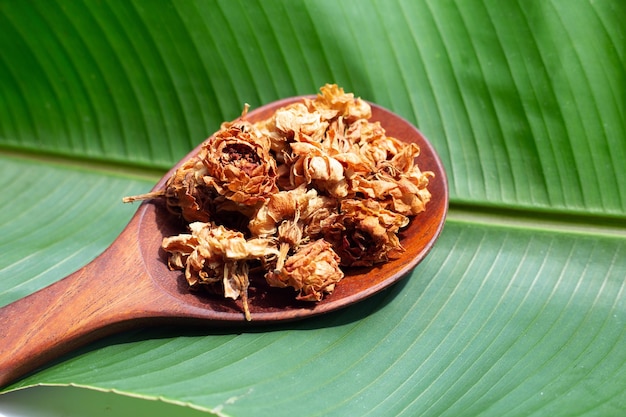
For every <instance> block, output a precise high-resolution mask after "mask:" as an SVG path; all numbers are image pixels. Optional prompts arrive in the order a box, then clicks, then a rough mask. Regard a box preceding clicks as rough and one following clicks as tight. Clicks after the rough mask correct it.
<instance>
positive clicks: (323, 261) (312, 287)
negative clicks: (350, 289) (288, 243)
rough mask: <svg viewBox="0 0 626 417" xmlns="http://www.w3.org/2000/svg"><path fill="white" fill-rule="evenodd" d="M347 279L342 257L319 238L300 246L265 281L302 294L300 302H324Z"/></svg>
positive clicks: (297, 297) (299, 296) (298, 298)
mask: <svg viewBox="0 0 626 417" xmlns="http://www.w3.org/2000/svg"><path fill="white" fill-rule="evenodd" d="M343 276H344V273H343V271H342V270H341V269H340V268H339V257H338V256H337V254H336V253H335V252H334V251H333V249H332V247H331V245H330V244H329V243H328V242H326V241H325V240H323V239H319V240H316V241H314V242H310V243H307V244H306V245H302V246H300V248H299V249H298V251H297V252H295V253H294V254H293V255H291V256H290V257H289V258H287V260H286V262H285V263H284V265H283V266H279V267H277V268H276V269H275V270H274V271H270V272H268V273H267V274H266V276H265V278H266V280H267V282H268V284H270V285H271V286H273V287H281V288H284V287H293V288H294V289H295V290H296V291H298V295H297V296H296V299H297V300H302V301H320V300H321V299H322V297H323V296H324V294H325V293H331V292H332V291H333V290H334V289H335V284H336V283H337V282H339V281H340V280H341V279H342V278H343Z"/></svg>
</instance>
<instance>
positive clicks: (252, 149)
mask: <svg viewBox="0 0 626 417" xmlns="http://www.w3.org/2000/svg"><path fill="white" fill-rule="evenodd" d="M203 149H204V150H205V151H206V152H205V155H204V157H203V158H202V162H203V164H204V166H205V167H206V170H207V175H205V176H204V177H203V179H204V182H205V184H206V185H208V186H212V187H213V188H214V189H215V190H216V191H217V193H218V194H219V195H222V196H224V197H226V198H227V199H229V200H231V201H234V202H236V203H239V204H243V205H254V204H256V203H258V202H262V201H264V200H265V199H267V198H268V197H269V196H270V195H272V194H273V193H276V192H278V187H277V186H276V183H275V182H276V161H275V160H274V158H273V156H272V155H271V154H270V141H269V139H268V138H267V137H265V136H263V135H261V133H260V131H259V130H258V129H257V128H256V127H255V126H254V125H253V124H251V123H249V122H247V121H245V120H237V121H235V122H233V123H224V124H223V125H222V128H221V129H220V131H219V132H217V133H216V134H215V135H213V136H212V137H211V138H210V139H209V140H207V141H206V142H205V143H204V145H203Z"/></svg>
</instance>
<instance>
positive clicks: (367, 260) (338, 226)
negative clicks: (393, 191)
mask: <svg viewBox="0 0 626 417" xmlns="http://www.w3.org/2000/svg"><path fill="white" fill-rule="evenodd" d="M408 223H409V219H408V217H406V216H404V215H402V214H398V213H395V212H392V211H390V210H387V209H385V208H383V207H382V206H381V204H380V203H379V202H377V201H375V200H353V199H347V200H343V201H342V202H341V209H340V211H339V213H336V214H334V215H332V216H330V217H328V218H327V219H324V220H322V222H321V228H322V230H321V234H322V236H323V238H324V239H325V240H327V241H328V242H330V243H331V244H332V246H333V248H334V250H335V252H337V254H338V255H339V256H340V258H341V265H344V266H371V265H374V264H376V263H380V262H385V261H387V260H388V259H389V258H390V256H394V255H395V254H397V253H399V252H401V251H402V250H403V248H402V246H401V245H400V240H399V238H398V236H397V233H398V231H399V230H400V229H401V228H402V227H404V226H406V225H407V224H408Z"/></svg>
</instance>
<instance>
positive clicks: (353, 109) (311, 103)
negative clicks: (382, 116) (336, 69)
mask: <svg viewBox="0 0 626 417" xmlns="http://www.w3.org/2000/svg"><path fill="white" fill-rule="evenodd" d="M305 102H306V104H307V106H308V107H309V111H311V112H313V111H316V112H319V113H321V114H322V115H324V117H325V118H326V119H328V120H330V119H333V118H335V117H339V116H341V117H343V118H344V119H345V120H346V121H347V122H349V123H351V122H353V121H355V120H358V119H369V118H370V117H372V109H371V107H370V105H369V104H368V103H367V102H365V101H363V100H361V99H360V98H354V94H352V93H346V92H344V90H343V88H340V87H338V86H337V85H336V84H326V85H325V86H323V87H322V88H320V94H318V95H317V97H316V98H315V99H314V100H306V101H305Z"/></svg>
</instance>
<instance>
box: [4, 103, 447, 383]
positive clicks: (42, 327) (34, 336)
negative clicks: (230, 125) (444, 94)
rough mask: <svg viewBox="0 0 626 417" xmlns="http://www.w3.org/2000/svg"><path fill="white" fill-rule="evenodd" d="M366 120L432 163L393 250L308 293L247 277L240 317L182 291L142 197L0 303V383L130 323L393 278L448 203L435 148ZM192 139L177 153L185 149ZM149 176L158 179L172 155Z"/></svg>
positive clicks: (265, 111) (338, 292)
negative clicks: (116, 225)
mask: <svg viewBox="0 0 626 417" xmlns="http://www.w3.org/2000/svg"><path fill="white" fill-rule="evenodd" d="M301 99H302V98H301V97H294V98H289V99H285V100H281V101H277V102H274V103H270V104H268V105H266V106H263V107H261V108H259V109H257V110H254V111H252V112H250V113H249V114H248V116H247V119H248V120H249V121H251V122H255V121H258V120H262V119H265V118H267V117H269V116H270V115H271V114H272V113H273V112H274V111H275V110H276V109H278V108H279V107H282V106H285V105H287V104H289V103H292V102H294V101H297V100H301ZM372 113H373V114H372V119H371V120H372V121H379V122H380V123H381V125H382V126H383V127H384V128H385V129H386V131H387V135H388V136H393V137H396V138H399V139H401V140H404V141H407V142H415V143H417V144H418V145H419V146H420V149H421V154H420V156H419V157H418V165H419V166H420V168H421V169H422V170H423V171H426V170H428V171H433V172H434V173H435V177H434V178H433V179H432V180H431V182H430V185H429V190H430V192H431V193H432V199H431V201H430V202H429V203H428V205H427V207H426V211H425V212H423V213H421V214H420V215H418V216H416V217H415V218H414V219H413V220H412V221H411V223H410V225H409V226H408V227H407V229H406V230H404V231H403V232H402V233H401V236H400V239H401V243H402V245H403V247H404V248H405V249H406V252H405V253H404V254H403V256H402V257H401V258H400V259H397V260H393V261H390V262H388V263H385V264H382V265H380V266H375V267H373V268H368V269H354V270H351V271H349V272H348V273H347V274H346V277H345V278H344V279H343V280H342V281H340V283H339V284H338V285H337V287H336V288H335V291H334V292H333V293H332V294H331V295H329V296H327V297H326V298H324V299H323V300H322V301H321V302H318V303H305V302H297V301H295V300H294V292H293V291H289V289H270V288H264V287H259V286H257V287H256V288H253V287H252V286H251V288H250V290H249V300H248V304H249V308H250V312H251V316H252V321H251V322H247V321H246V320H245V318H244V315H243V313H242V306H241V304H240V302H239V301H233V300H230V299H226V298H224V297H223V296H215V297H212V296H209V295H201V294H197V293H192V292H190V291H189V290H188V287H187V284H186V282H185V280H184V277H183V276H182V274H181V272H180V271H170V270H169V269H168V267H167V265H166V262H165V259H166V258H165V254H164V253H163V251H162V249H161V248H160V246H161V241H162V239H163V237H164V236H170V235H173V234H177V233H179V232H180V230H177V229H176V227H175V226H174V225H176V224H177V222H176V219H174V218H172V215H171V214H169V212H168V211H167V210H166V208H165V207H164V204H163V202H162V201H160V200H150V201H146V202H144V203H142V204H141V205H140V207H139V209H138V210H137V212H136V213H135V215H134V216H133V218H132V219H131V220H130V222H129V224H128V225H127V226H126V228H125V229H124V230H123V231H122V233H121V234H120V236H119V237H118V238H117V239H116V240H115V241H114V242H113V243H112V244H111V246H110V247H109V248H108V249H107V250H106V251H105V252H104V253H102V254H101V255H100V256H99V257H98V258H96V259H95V260H94V261H92V262H91V263H89V264H88V265H86V266H84V267H83V268H81V269H80V270H78V271H76V272H74V273H73V274H71V275H69V276H67V277H66V278H64V279H62V280H60V281H58V282H56V283H54V284H52V285H50V286H48V287H46V288H44V289H42V290H40V291H38V292H35V293H33V294H31V295H29V296H27V297H25V298H23V299H21V300H18V301H16V302H14V303H12V304H9V305H7V306H5V307H3V308H1V309H0V387H2V386H5V385H7V384H9V383H10V382H12V381H14V380H15V379H17V378H19V377H21V376H23V375H25V374H26V373H28V372H31V371H33V370H35V369H36V368H38V367H40V366H42V365H44V364H45V363H47V362H49V361H51V360H52V359H55V358H57V357H59V356H60V355H62V354H64V353H67V352H69V351H71V350H73V349H75V348H77V347H79V346H81V345H84V344H86V343H88V342H91V341H94V340H96V339H99V338H101V337H103V336H106V335H110V334H113V333H115V332H120V331H123V330H127V329H130V328H134V327H138V326H148V325H150V326H155V325H166V324H172V323H181V322H182V323H185V324H191V323H194V322H204V323H206V325H209V326H218V325H220V326H230V327H233V326H235V325H249V324H252V325H255V324H264V323H270V322H279V321H289V320H296V319H302V318H305V317H310V316H315V315H319V314H322V313H327V312H330V311H333V310H337V309H339V308H342V307H346V306H348V305H350V304H353V303H355V302H357V301H360V300H363V299H364V298H367V297H369V296H371V295H373V294H375V293H377V292H379V291H381V290H383V289H384V288H386V287H388V286H390V285H391V284H393V283H395V282H397V281H398V280H400V279H401V278H402V277H403V276H405V275H406V274H407V273H408V272H409V271H411V269H412V268H413V267H415V265H417V264H418V263H419V262H420V261H421V260H422V259H423V258H424V257H425V256H426V254H427V253H428V252H429V250H430V249H431V247H432V246H433V244H434V242H435V240H436V239H437V237H438V236H439V234H440V232H441V230H442V228H443V224H444V219H445V216H446V213H447V208H448V189H447V182H446V176H445V173H444V170H443V167H442V164H441V161H440V160H439V157H438V156H437V154H436V153H435V150H434V149H433V147H432V146H431V144H430V143H429V142H428V141H427V140H426V139H425V138H424V136H422V134H421V133H420V132H419V131H418V130H417V129H416V128H415V127H413V126H412V125H411V124H410V123H408V122H407V121H406V120H404V119H402V118H401V117H399V116H397V115H395V114H393V113H391V112H390V111H388V110H385V109H383V108H381V107H379V106H376V105H374V104H372ZM198 149H199V147H198V148H196V149H195V150H194V151H192V152H191V153H190V154H189V155H187V156H186V157H185V158H184V159H183V160H186V159H188V158H189V157H190V156H191V155H193V154H195V153H196V152H197V151H198ZM180 164H181V163H179V164H177V165H176V166H175V167H173V168H172V170H171V171H170V172H169V173H168V174H167V175H166V176H165V177H164V178H163V179H161V181H159V182H158V183H157V185H156V186H155V187H154V190H160V189H162V188H163V186H164V184H165V182H166V181H167V179H168V178H169V177H170V175H171V174H172V173H173V172H174V170H175V169H176V168H177V167H178V166H179V165H180Z"/></svg>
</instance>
